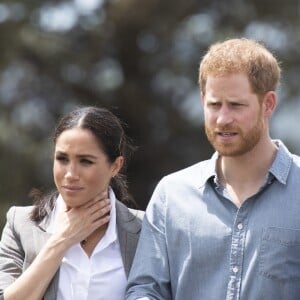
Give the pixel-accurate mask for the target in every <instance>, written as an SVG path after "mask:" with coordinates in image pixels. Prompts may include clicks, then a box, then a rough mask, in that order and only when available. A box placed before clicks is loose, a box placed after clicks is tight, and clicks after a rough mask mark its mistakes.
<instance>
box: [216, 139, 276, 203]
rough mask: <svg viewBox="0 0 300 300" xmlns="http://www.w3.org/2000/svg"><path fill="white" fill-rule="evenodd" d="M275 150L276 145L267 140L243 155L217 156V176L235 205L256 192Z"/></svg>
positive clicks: (264, 176) (264, 177) (263, 179)
mask: <svg viewBox="0 0 300 300" xmlns="http://www.w3.org/2000/svg"><path fill="white" fill-rule="evenodd" d="M276 151H277V147H276V145H275V144H274V143H273V142H272V141H271V140H269V141H268V142H267V143H264V144H263V145H262V144H260V145H257V147H255V148H254V149H252V150H251V151H250V152H248V153H246V154H244V155H241V156H235V157H224V156H220V157H219V159H218V163H217V173H218V178H219V180H220V182H221V184H222V185H223V186H224V187H225V188H226V190H227V192H228V193H229V195H230V197H231V200H232V201H233V202H234V203H235V204H236V205H237V206H240V205H241V204H242V203H243V202H244V201H245V200H246V199H247V198H249V197H250V196H252V195H254V194H256V193H257V192H258V190H259V189H260V187H261V186H262V184H263V183H264V181H265V179H266V175H267V173H268V170H269V168H270V166H271V164H272V162H273V160H274V158H275V154H276Z"/></svg>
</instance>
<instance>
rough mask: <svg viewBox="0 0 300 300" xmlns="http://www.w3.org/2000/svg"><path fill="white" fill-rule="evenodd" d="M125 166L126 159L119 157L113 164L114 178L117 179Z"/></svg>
mask: <svg viewBox="0 0 300 300" xmlns="http://www.w3.org/2000/svg"><path fill="white" fill-rule="evenodd" d="M123 164H124V157H123V156H118V157H117V158H116V160H115V161H114V162H113V164H112V169H111V170H112V177H115V176H116V175H117V174H118V173H119V172H120V170H121V169H122V167H123Z"/></svg>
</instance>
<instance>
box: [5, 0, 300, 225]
mask: <svg viewBox="0 0 300 300" xmlns="http://www.w3.org/2000/svg"><path fill="white" fill-rule="evenodd" d="M299 15H300V1H298V0H287V1H284V2H283V1H278V0H272V1H271V0H252V1H245V0H244V1H243V0H228V1H221V0H209V1H208V0H201V1H199V0H184V1H181V0H178V1H174V0H109V1H105V0H69V1H58V0H57V1H54V0H52V1H46V0H45V1H40V0H38V1H31V0H26V1H17V0H16V1H8V0H2V1H1V2H0V197H1V198H0V227H1V228H2V226H3V224H4V222H5V213H6V211H7V209H8V207H9V206H11V205H28V204H30V203H31V199H30V198H29V197H28V193H29V192H30V190H31V188H33V187H35V188H41V189H43V190H50V189H52V188H53V180H52V151H53V147H52V146H53V145H52V140H51V135H52V131H53V128H54V125H55V123H56V122H57V120H58V118H59V117H60V116H61V115H62V114H64V113H66V112H69V111H70V110H71V109H73V108H75V107H76V106H77V105H99V106H103V107H107V108H109V109H110V110H112V111H113V112H114V113H115V114H116V115H118V116H119V117H120V118H121V120H122V121H123V122H125V123H126V124H127V126H126V132H127V134H128V135H129V136H130V137H131V138H132V140H133V142H134V144H135V145H136V146H137V147H138V148H137V151H136V153H135V154H134V156H133V157H132V160H131V162H130V165H129V167H128V179H129V187H130V191H131V193H132V194H133V195H134V197H135V199H136V202H137V203H138V204H139V206H140V208H142V209H144V208H145V207H146V205H147V203H148V201H149V198H150V196H151V194H152V191H153V189H154V187H155V185H156V184H157V182H158V180H159V179H160V178H161V177H162V176H164V175H166V174H168V173H170V172H173V171H176V170H178V169H181V168H184V167H186V166H188V165H191V164H193V163H196V162H198V161H199V160H202V159H207V158H209V157H210V156H211V154H212V148H211V147H210V145H209V144H208V142H207V140H206V137H205V134H204V130H203V126H202V123H203V116H202V106H201V103H200V94H199V88H198V84H197V81H198V66H199V61H200V59H201V57H202V56H203V55H204V53H205V51H206V50H207V48H208V46H209V45H210V44H211V43H214V42H216V41H219V40H224V39H227V38H232V37H242V36H244V37H248V38H255V39H257V40H260V41H262V42H263V43H265V44H266V45H267V47H269V49H271V50H272V51H273V52H274V53H275V55H276V56H277V58H278V59H279V60H280V61H281V66H282V69H283V80H282V84H281V86H280V89H279V91H278V94H279V104H278V107H277V110H276V113H275V115H274V117H273V120H272V124H271V125H272V128H271V131H272V136H273V137H274V138H275V137H276V138H280V139H282V140H283V141H284V142H285V143H286V144H287V145H288V147H289V148H290V150H291V151H293V152H295V153H297V154H300V137H299V136H298V134H297V132H298V131H297V129H296V128H297V127H298V126H297V125H298V124H297V123H298V122H297V115H300V101H299V97H300V95H299V94H300V82H299V78H300V29H299V28H300V27H299V22H300V18H299Z"/></svg>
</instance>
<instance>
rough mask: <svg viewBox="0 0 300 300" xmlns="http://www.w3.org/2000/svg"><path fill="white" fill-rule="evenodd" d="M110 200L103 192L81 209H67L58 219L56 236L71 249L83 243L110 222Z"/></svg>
mask: <svg viewBox="0 0 300 300" xmlns="http://www.w3.org/2000/svg"><path fill="white" fill-rule="evenodd" d="M110 209H111V206H110V200H109V199H108V193H107V192H102V193H101V194H100V195H97V196H96V197H95V198H93V199H91V200H89V201H88V202H87V203H85V204H83V205H82V206H79V207H72V208H66V210H65V211H62V212H60V214H59V217H58V224H57V225H58V226H57V228H58V231H57V232H56V233H55V234H54V235H56V237H57V238H58V239H63V240H65V242H66V246H67V247H68V248H69V247H71V246H72V245H74V244H76V243H79V242H81V241H82V240H84V239H85V238H86V237H88V236H89V235H90V234H91V233H92V232H94V231H95V230H96V229H98V228H100V227H101V226H103V225H105V224H107V223H108V222H109V218H110V217H109V212H110Z"/></svg>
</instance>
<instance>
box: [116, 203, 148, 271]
mask: <svg viewBox="0 0 300 300" xmlns="http://www.w3.org/2000/svg"><path fill="white" fill-rule="evenodd" d="M116 214H117V231H118V238H119V243H120V249H121V255H122V259H123V263H124V269H125V273H126V276H127V277H128V274H129V271H130V268H131V264H132V261H133V258H134V255H135V250H136V246H137V243H138V238H139V234H140V231H141V218H142V215H143V213H142V212H140V211H137V210H131V209H128V208H127V207H126V206H125V205H124V204H122V203H121V202H119V201H118V200H117V201H116Z"/></svg>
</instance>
